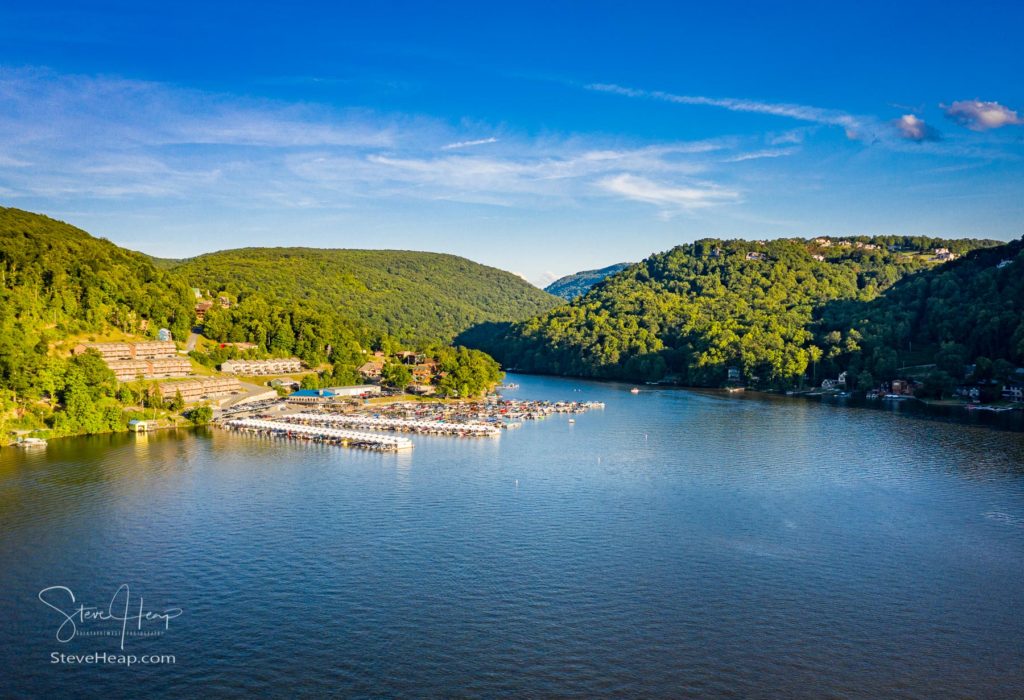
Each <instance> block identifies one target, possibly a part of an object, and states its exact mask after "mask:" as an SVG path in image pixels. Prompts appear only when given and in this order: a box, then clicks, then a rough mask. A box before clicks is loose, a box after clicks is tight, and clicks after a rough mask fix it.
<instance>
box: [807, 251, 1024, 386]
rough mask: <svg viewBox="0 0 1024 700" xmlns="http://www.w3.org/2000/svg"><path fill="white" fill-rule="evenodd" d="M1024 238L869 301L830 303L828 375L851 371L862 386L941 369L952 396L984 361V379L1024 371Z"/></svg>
mask: <svg viewBox="0 0 1024 700" xmlns="http://www.w3.org/2000/svg"><path fill="white" fill-rule="evenodd" d="M1022 251H1024V241H1013V242H1011V243H1009V244H1007V245H1005V246H999V247H997V248H986V249H982V250H976V251H974V252H972V253H968V254H967V255H966V256H965V257H963V258H962V259H960V260H955V261H953V262H950V263H948V264H945V265H942V266H941V267H938V268H935V269H932V270H928V271H925V272H922V273H921V274H918V275H912V276H910V277H907V278H906V279H904V280H902V281H901V282H899V283H897V284H896V285H894V286H893V287H892V289H890V290H888V291H887V292H886V293H885V294H884V295H883V296H881V297H879V298H878V299H876V300H874V301H872V302H869V303H867V304H863V303H854V302H837V303H833V304H829V305H827V306H826V307H825V308H824V309H823V312H822V320H821V323H820V325H819V326H818V328H817V332H818V337H819V338H820V344H821V346H822V348H823V350H824V351H825V359H826V361H827V362H828V363H829V367H828V368H827V371H837V370H840V369H843V370H849V371H850V372H851V373H852V374H853V375H854V376H855V377H856V379H857V384H858V385H859V386H862V387H867V386H870V385H872V384H873V383H874V382H875V381H877V380H878V379H890V378H892V377H893V376H895V375H897V374H899V373H900V369H901V368H903V367H905V366H907V365H921V364H932V363H934V364H936V368H935V371H934V372H932V373H931V374H930V375H929V376H930V378H931V379H932V380H933V381H934V382H935V383H936V385H937V387H938V388H939V389H940V393H941V391H942V390H945V391H946V392H948V391H949V390H950V388H951V385H952V384H953V383H955V382H958V381H960V380H962V379H963V377H964V366H965V365H968V364H978V366H979V368H980V371H979V372H977V377H978V378H979V379H989V378H1005V377H1006V375H1008V374H1009V373H1010V371H1012V368H1013V367H1014V366H1024V254H1022Z"/></svg>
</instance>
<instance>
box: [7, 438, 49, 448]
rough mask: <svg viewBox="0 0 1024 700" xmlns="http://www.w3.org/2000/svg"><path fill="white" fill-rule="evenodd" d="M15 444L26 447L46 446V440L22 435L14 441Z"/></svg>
mask: <svg viewBox="0 0 1024 700" xmlns="http://www.w3.org/2000/svg"><path fill="white" fill-rule="evenodd" d="M14 446H15V447H24V448H26V449H27V448H30V447H46V440H44V439H42V438H34V437H22V438H18V440H17V442H15V443H14Z"/></svg>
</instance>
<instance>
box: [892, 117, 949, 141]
mask: <svg viewBox="0 0 1024 700" xmlns="http://www.w3.org/2000/svg"><path fill="white" fill-rule="evenodd" d="M893 126H895V127H896V131H897V132H898V133H899V135H900V136H901V137H902V138H905V139H907V140H908V141H917V142H918V143H920V142H921V141H939V140H941V139H942V136H941V135H940V134H939V132H938V131H936V130H935V129H933V128H932V127H931V126H929V125H928V124H926V123H925V121H924V120H923V119H921V118H919V117H916V116H914V115H913V114H904V115H903V116H902V117H900V118H899V119H895V120H893Z"/></svg>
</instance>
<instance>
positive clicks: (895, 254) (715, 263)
mask: <svg viewBox="0 0 1024 700" xmlns="http://www.w3.org/2000/svg"><path fill="white" fill-rule="evenodd" d="M993 245H997V244H996V242H994V241H971V240H956V241H944V240H938V239H929V238H903V237H877V238H866V237H865V238H856V239H847V240H844V241H833V240H829V239H816V240H815V241H804V240H778V241H770V242H748V241H719V240H703V241H698V242H697V243H693V244H688V245H683V246H678V247H676V248H673V249H672V250H669V251H667V252H665V253H660V254H657V255H653V256H651V257H650V258H648V259H647V260H644V261H642V262H640V263H638V264H636V265H632V266H630V267H629V268H627V269H626V270H624V271H622V272H620V273H619V274H617V275H615V276H613V277H610V278H608V279H607V280H605V281H604V282H603V283H602V284H599V285H597V286H595V287H594V288H593V289H592V290H591V291H590V292H589V293H588V294H586V295H585V296H583V297H581V298H579V299H576V300H575V301H573V302H572V303H570V304H567V305H564V306H561V307H558V308H555V309H553V310H552V311H550V312H548V313H546V314H542V315H539V316H536V317H534V318H532V319H529V320H527V321H525V322H522V323H518V324H512V326H511V327H509V328H508V329H506V330H505V331H504V332H503V333H499V334H497V335H495V336H492V337H490V338H489V339H484V340H481V342H480V343H479V345H480V347H482V348H483V349H485V350H488V351H489V352H491V353H492V354H493V355H495V356H496V357H498V359H499V360H501V361H502V362H503V364H504V365H505V366H506V367H515V368H519V369H522V370H525V371H533V372H544V373H554V374H568V375H575V376H584V377H603V378H623V379H629V380H633V381H658V380H662V379H668V380H671V381H675V382H678V383H680V384H684V385H693V386H718V385H721V384H722V383H724V382H725V380H726V378H727V373H728V369H729V368H730V367H735V368H737V369H739V370H740V371H741V373H742V376H743V378H744V381H746V382H749V383H752V384H755V385H758V386H765V387H784V386H790V385H794V384H796V383H797V382H799V381H800V378H801V377H802V376H803V375H804V374H805V372H807V373H808V374H810V375H814V373H815V372H816V370H817V364H818V363H819V362H820V361H821V360H822V358H823V357H824V354H825V348H824V347H823V342H824V340H823V339H822V338H819V336H818V334H817V332H818V330H819V327H818V324H817V319H818V316H819V315H820V314H821V313H822V312H823V310H824V308H825V306H826V304H828V303H829V302H833V301H835V300H850V301H851V302H857V303H860V304H865V303H868V302H871V301H872V300H874V299H876V298H878V297H879V295H880V294H881V293H883V292H884V291H885V290H887V289H888V288H889V287H891V286H892V285H893V284H895V283H896V282H898V281H899V280H900V279H901V278H903V277H904V276H906V275H908V274H911V273H915V272H919V271H922V270H926V269H929V268H932V267H934V266H936V265H940V264H941V263H940V262H939V261H937V260H936V259H935V255H934V250H935V249H943V248H948V249H949V250H950V252H951V253H952V254H954V255H955V254H957V253H963V252H965V251H969V250H971V249H973V248H980V247H988V246H993ZM993 254H994V255H998V253H993ZM841 342H842V343H844V344H845V345H844V346H843V348H841V351H842V352H846V353H847V354H848V355H849V354H850V353H853V352H856V348H855V347H854V346H855V345H856V344H855V343H854V342H853V341H852V340H851V338H850V337H849V335H847V336H846V337H844V338H843V339H842V341H841ZM835 356H837V355H834V357H835Z"/></svg>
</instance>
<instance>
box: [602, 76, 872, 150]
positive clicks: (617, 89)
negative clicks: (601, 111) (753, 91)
mask: <svg viewBox="0 0 1024 700" xmlns="http://www.w3.org/2000/svg"><path fill="white" fill-rule="evenodd" d="M586 88H587V89H588V90H596V91H598V92H608V93H612V94H615V95H624V96H626V97H644V98H648V99H653V100H660V101H662V102H672V103H675V104H685V105H704V106H709V107H721V108H722V109H727V110H729V111H731V112H753V113H757V114H770V115H773V116H777V117H788V118H790V119H798V120H800V121H806V122H813V123H815V124H825V125H827V126H838V127H841V128H842V129H843V130H844V131H845V133H846V135H847V137H849V138H851V139H854V138H865V137H867V136H869V135H871V134H870V132H871V131H873V129H872V125H871V123H870V121H871V120H869V119H867V118H864V117H857V116H854V115H852V114H848V113H846V112H842V111H840V110H835V109H824V108H821V107H811V106H808V105H800V104H788V103H773V102H759V101H757V100H745V99H735V98H729V97H726V98H719V97H703V96H696V95H674V94H672V93H670V92H663V91H661V90H637V89H635V88H628V87H622V86H621V85H615V84H610V83H592V84H590V85H587V86H586Z"/></svg>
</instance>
